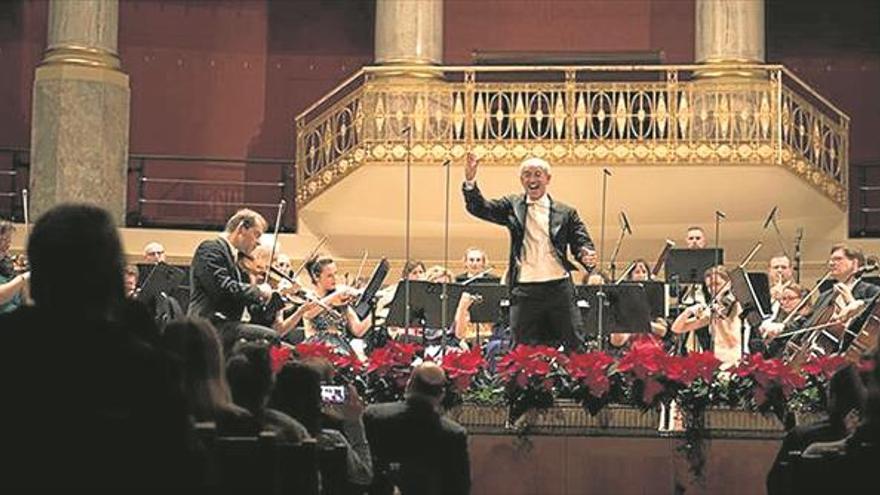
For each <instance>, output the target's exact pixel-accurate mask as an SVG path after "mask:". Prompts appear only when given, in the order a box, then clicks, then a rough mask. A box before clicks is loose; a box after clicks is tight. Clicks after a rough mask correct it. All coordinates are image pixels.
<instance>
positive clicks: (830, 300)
mask: <svg viewBox="0 0 880 495" xmlns="http://www.w3.org/2000/svg"><path fill="white" fill-rule="evenodd" d="M864 266H865V255H864V253H863V252H862V251H861V250H860V249H858V248H856V247H853V246H849V245H847V244H843V243H841V244H835V245H834V246H832V247H831V250H830V254H829V258H828V275H829V276H830V278H831V279H833V280H834V281H835V283H834V285H833V286H831V288H830V289H828V290H825V291H823V292H821V293H820V294H819V298H818V299H817V300H816V304H815V305H814V306H813V308H814V309H813V311H812V312H811V313H810V314H809V316H808V317H807V319H806V321H804V322H803V324H802V325H801V327H802V328H808V327H812V326H816V325H821V324H824V323H826V322H827V323H839V324H840V325H843V326H844V327H850V326H852V327H854V328H861V324H862V323H863V322H864V318H866V317H867V315H866V314H863V313H864V311H863V309H864V308H865V304H866V303H867V302H868V301H869V300H871V299H873V298H874V297H875V296H877V294H880V287H877V286H876V285H873V284H869V283H868V282H865V281H863V280H862V279H861V277H860V274H861V271H860V268H862V267H864ZM820 320H825V321H820ZM797 329H798V328H797V327H794V326H791V325H783V324H782V323H778V322H765V323H764V324H762V325H761V332H762V334H763V336H764V339H765V340H767V341H770V340H773V339H775V338H776V336H778V335H780V334H781V333H783V332H785V333H789V332H791V331H793V330H797ZM804 338H806V337H805V335H803V334H801V335H799V336H797V337H796V340H795V341H797V340H802V339H804ZM848 343H849V342H847V341H844V342H841V345H840V349H839V350H841V351H842V350H845V348H846V345H847V344H848Z"/></svg>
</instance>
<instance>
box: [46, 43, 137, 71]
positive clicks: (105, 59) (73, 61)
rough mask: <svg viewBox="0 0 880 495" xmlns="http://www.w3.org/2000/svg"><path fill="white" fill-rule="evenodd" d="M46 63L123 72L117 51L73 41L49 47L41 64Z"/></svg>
mask: <svg viewBox="0 0 880 495" xmlns="http://www.w3.org/2000/svg"><path fill="white" fill-rule="evenodd" d="M45 65H78V66H87V67H94V68H103V69H109V70H115V71H119V72H122V63H121V62H120V61H119V56H118V55H117V54H116V53H114V52H111V51H109V50H105V49H103V48H95V47H89V46H83V45H77V44H73V43H65V44H59V45H53V46H51V47H49V48H48V49H47V50H46V52H45V53H44V54H43V60H42V61H41V62H40V66H45Z"/></svg>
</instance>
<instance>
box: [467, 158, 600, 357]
mask: <svg viewBox="0 0 880 495" xmlns="http://www.w3.org/2000/svg"><path fill="white" fill-rule="evenodd" d="M477 166H478V161H477V158H476V157H475V156H474V155H473V154H468V158H467V165H466V167H465V183H464V186H463V190H464V199H465V206H466V207H467V211H468V212H470V213H471V214H472V215H474V216H476V217H478V218H481V219H483V220H487V221H489V222H492V223H496V224H498V225H503V226H505V227H507V230H508V232H509V233H510V257H509V260H508V263H509V266H508V270H507V283H508V285H509V286H510V306H511V307H510V325H511V328H512V329H513V333H514V338H515V340H516V342H517V343H522V344H531V345H534V344H549V345H554V346H555V345H559V343H560V342H562V343H563V344H564V345H565V346H566V347H567V348H568V349H570V350H576V349H579V348H581V347H582V346H583V342H584V329H583V322H582V320H581V315H580V311H579V310H578V308H577V305H576V301H575V292H574V284H573V283H572V280H571V275H570V274H569V272H571V271H573V270H575V266H574V265H573V264H572V263H571V262H570V261H569V260H568V251H569V250H571V252H572V254H573V255H574V256H576V257H577V259H578V261H579V262H580V263H581V264H582V265H583V266H584V267H585V268H586V269H587V270H591V269H592V268H593V267H594V266H595V264H596V252H595V251H594V249H593V241H592V240H590V236H589V234H587V229H586V227H585V226H584V223H583V222H582V221H581V219H580V217H579V216H578V214H577V211H576V210H575V209H574V208H572V207H570V206H568V205H565V204H563V203H560V202H558V201H555V200H553V199H552V198H550V195H549V194H547V185H548V184H549V183H550V164H548V163H547V162H546V161H544V160H542V159H540V158H529V159H527V160H525V161H523V162H522V164H520V167H519V170H520V182H521V183H522V186H523V189H524V191H525V192H524V194H511V195H509V196H504V197H502V198H499V199H494V200H486V199H485V198H484V197H483V194H482V193H481V192H480V189H479V188H478V187H477V184H476V177H477Z"/></svg>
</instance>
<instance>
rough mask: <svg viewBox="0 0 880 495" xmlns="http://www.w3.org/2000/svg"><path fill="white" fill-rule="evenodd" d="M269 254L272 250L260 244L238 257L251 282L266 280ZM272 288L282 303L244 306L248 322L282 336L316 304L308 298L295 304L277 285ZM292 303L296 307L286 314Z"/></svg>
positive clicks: (289, 284)
mask: <svg viewBox="0 0 880 495" xmlns="http://www.w3.org/2000/svg"><path fill="white" fill-rule="evenodd" d="M271 256H272V250H271V249H270V248H269V247H267V246H264V245H262V244H261V245H259V246H257V247H256V248H254V250H253V251H252V252H251V254H250V256H246V257H241V258H239V264H240V265H241V267H242V268H243V269H244V271H245V272H247V274H248V276H249V277H250V280H251V283H252V284H254V285H260V284H263V283H265V282H266V281H267V279H268V275H267V274H268V267H269V258H271ZM282 282H286V283H287V285H286V288H291V287H293V284H292V283H291V282H289V281H287V280H282ZM269 285H270V286H271V285H272V280H270V281H269ZM273 289H275V292H277V293H279V297H280V298H281V303H282V304H279V305H277V306H276V305H275V304H273V303H269V304H262V303H261V304H250V305H248V307H247V308H246V310H247V313H248V315H247V316H248V317H249V318H250V323H254V324H257V325H262V326H265V327H270V328H272V329H273V330H275V331H276V332H277V333H278V335H279V337H284V336H285V335H287V334H288V333H289V332H290V331H291V330H293V329H294V328H296V326H297V325H298V324H299V323H300V322H301V321H302V319H303V316H305V314H306V313H307V312H308V311H311V310H313V309H315V308H316V307H317V304H316V303H315V302H314V301H308V300H306V301H301V302H299V303H298V304H295V303H294V301H293V300H292V299H291V298H289V297H288V296H286V295H284V294H285V291H281V290H278V289H277V287H275V288H273ZM288 292H290V291H288ZM270 301H271V299H270ZM294 305H296V309H295V310H291V311H290V314H289V315H287V313H288V308H291V307H292V306H294ZM291 309H292V308H291Z"/></svg>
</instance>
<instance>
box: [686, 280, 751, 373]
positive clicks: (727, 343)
mask: <svg viewBox="0 0 880 495" xmlns="http://www.w3.org/2000/svg"><path fill="white" fill-rule="evenodd" d="M703 282H704V284H705V287H706V290H707V291H708V294H707V295H706V298H707V300H708V303H705V304H704V303H696V304H693V305H691V306H688V307H687V308H685V310H684V311H682V312H681V314H679V315H678V317H677V318H676V319H675V321H673V322H672V326H671V330H672V332H673V333H675V334H687V338H686V341H685V342H686V344H685V351H686V352H708V351H711V352H713V353H714V354H715V357H717V358H718V359H719V360H720V361H721V364H722V367H724V368H729V367H731V366H734V365H736V363H737V362H739V360H740V359H741V358H742V356H743V354H744V353H746V352H747V351H748V349H749V348H750V347H748V346H744V345H743V343H744V342H748V341H749V339H753V338H756V335H757V332H749V331H747V330H748V329H747V328H746V327H745V326H744V322H743V319H742V317H741V315H742V307H741V306H740V304H739V303H738V302H737V301H736V299H735V298H734V297H733V293H732V292H731V290H730V275H729V274H728V272H727V269H726V268H724V266H721V265H719V266H715V267H712V268H709V269H707V270H706V272H705V273H704V275H703Z"/></svg>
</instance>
